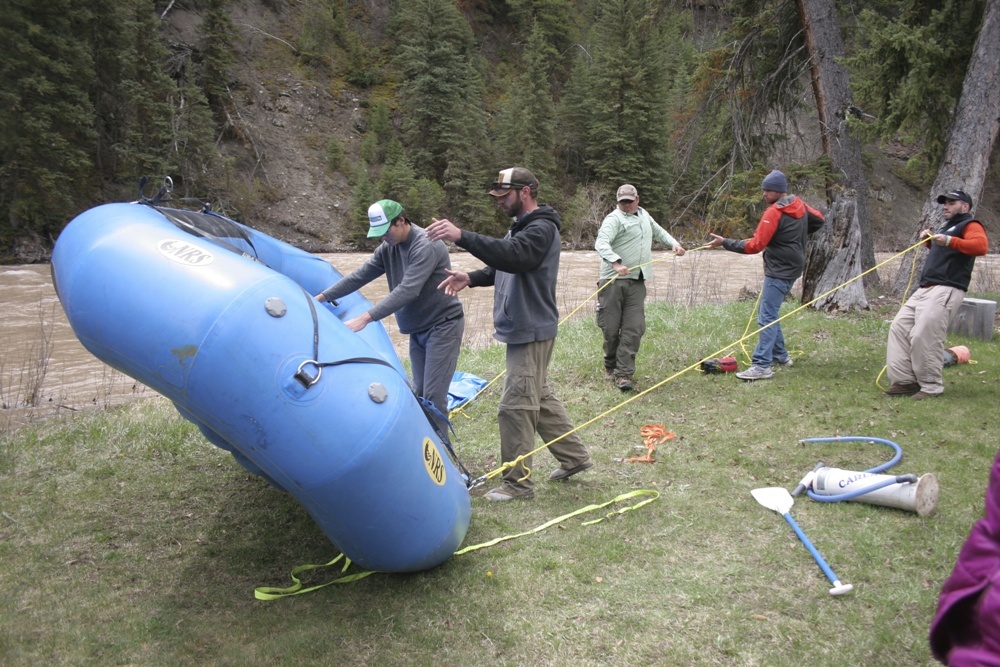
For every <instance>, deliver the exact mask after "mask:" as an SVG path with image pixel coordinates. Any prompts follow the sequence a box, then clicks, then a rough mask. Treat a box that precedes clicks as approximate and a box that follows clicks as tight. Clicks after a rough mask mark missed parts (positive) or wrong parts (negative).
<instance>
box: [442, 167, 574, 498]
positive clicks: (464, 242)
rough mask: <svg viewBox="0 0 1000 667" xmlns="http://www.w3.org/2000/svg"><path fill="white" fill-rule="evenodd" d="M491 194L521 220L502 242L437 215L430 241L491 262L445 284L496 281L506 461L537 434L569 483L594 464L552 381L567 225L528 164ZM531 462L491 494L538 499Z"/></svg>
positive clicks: (507, 173) (454, 287)
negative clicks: (541, 198)
mask: <svg viewBox="0 0 1000 667" xmlns="http://www.w3.org/2000/svg"><path fill="white" fill-rule="evenodd" d="M490 196H492V197H493V198H494V200H495V201H496V202H497V204H498V205H499V206H500V208H501V209H502V210H503V212H504V213H505V214H507V215H508V216H510V217H512V218H513V222H512V223H511V226H510V231H508V232H507V235H506V236H504V237H503V238H502V239H497V238H492V237H489V236H484V235H482V234H476V233H475V232H470V231H468V230H465V229H460V228H458V227H457V226H455V224H454V223H452V222H451V221H450V220H435V221H434V223H433V224H432V225H430V226H429V227H428V228H427V235H428V236H429V237H430V238H432V239H444V240H447V241H451V242H452V243H455V244H457V245H458V246H459V247H461V248H465V249H466V250H468V251H469V252H470V253H471V254H472V255H473V256H475V257H476V258H478V259H480V260H482V261H483V262H484V263H485V264H486V267H485V268H482V269H479V270H478V271H473V272H471V273H465V272H464V271H447V273H448V277H447V279H445V280H443V281H442V282H441V285H440V287H441V289H443V290H444V291H445V293H447V294H452V295H454V294H457V293H458V292H459V291H461V290H462V289H464V288H466V287H485V286H489V285H493V287H494V292H493V326H494V329H495V333H494V334H493V337H494V338H496V339H497V340H499V341H501V342H503V343H505V344H506V345H507V357H506V358H507V374H506V376H505V377H504V385H503V394H502V395H501V396H500V408H499V411H498V414H497V421H498V423H499V426H500V456H501V458H502V460H503V462H504V463H509V462H513V461H517V460H518V459H520V458H521V457H522V456H524V455H525V454H527V453H528V452H530V451H532V450H534V449H535V435H536V434H537V435H538V436H539V437H541V439H542V441H543V442H547V443H551V444H550V445H549V452H551V453H552V455H553V456H554V457H555V458H556V460H557V461H559V463H560V466H559V467H558V468H556V469H555V470H553V471H552V472H551V473H550V474H549V480H552V481H558V480H566V479H569V478H570V477H572V476H573V475H575V474H577V473H579V472H582V471H584V470H586V469H587V468H589V467H591V466H592V465H593V462H592V461H591V458H590V453H589V452H588V451H587V448H586V447H585V446H584V444H583V442H582V441H581V440H580V436H579V435H577V434H576V433H570V432H571V431H575V429H574V428H573V424H572V423H571V422H570V420H569V415H568V414H567V413H566V408H565V407H564V406H563V404H562V403H561V402H560V401H559V399H558V398H556V396H555V394H553V393H552V389H551V388H550V387H549V382H548V370H549V361H550V360H551V359H552V350H553V348H554V347H555V339H556V332H557V330H558V328H559V310H558V308H557V307H556V278H557V277H558V275H559V251H560V249H561V243H560V240H559V227H560V225H561V224H562V222H561V220H560V219H559V214H558V213H557V212H556V210H555V209H554V208H552V207H551V206H548V205H547V204H539V203H538V199H537V198H538V180H537V179H536V178H535V176H534V175H533V174H532V173H531V172H530V171H528V170H527V169H525V168H524V167H510V168H509V169H504V170H502V171H501V172H500V174H499V175H498V176H497V180H496V182H494V183H493V188H492V189H491V190H490ZM567 434H568V435H567ZM531 459H532V457H530V456H527V457H525V458H523V459H521V461H519V462H518V464H517V465H514V466H512V467H510V468H508V469H507V470H506V472H504V475H503V484H501V485H500V486H498V487H497V488H495V489H492V490H491V491H489V492H487V493H486V494H485V495H484V496H483V497H484V498H485V499H486V500H491V501H505V500H511V499H513V498H533V497H534V495H535V490H534V481H533V480H532V479H531V475H530V474H529V472H528V470H529V469H530V468H531Z"/></svg>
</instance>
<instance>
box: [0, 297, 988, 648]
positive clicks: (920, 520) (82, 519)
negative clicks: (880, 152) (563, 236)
mask: <svg viewBox="0 0 1000 667" xmlns="http://www.w3.org/2000/svg"><path fill="white" fill-rule="evenodd" d="M978 296H985V297H988V298H995V297H996V295H978ZM792 307H793V305H792V304H791V303H790V304H786V310H785V311H783V312H787V310H791V308H792ZM751 310H752V302H751V303H747V302H743V303H734V304H730V305H725V306H704V307H697V308H682V307H676V306H664V305H650V307H649V309H648V313H647V315H648V323H649V328H648V332H647V334H646V337H645V339H644V343H643V349H642V353H641V355H640V359H639V363H638V365H639V372H638V375H637V380H638V382H639V389H640V390H641V389H646V388H649V387H651V386H653V385H655V384H657V383H659V382H661V381H662V380H664V379H666V378H669V377H670V376H671V375H674V374H675V373H677V372H678V371H680V370H682V369H684V368H686V367H688V366H690V365H692V364H694V363H695V362H696V361H698V360H699V359H701V358H702V357H704V356H706V355H709V354H712V353H713V352H715V351H716V350H719V349H722V348H724V347H725V346H726V345H727V344H729V343H730V342H731V341H734V340H737V339H739V338H740V337H741V336H742V335H743V331H744V329H745V327H746V324H747V320H748V318H749V317H750V313H751ZM894 310H895V309H894V307H893V306H885V307H884V308H883V310H881V311H879V310H876V311H872V312H867V313H862V314H854V315H850V316H840V317H830V316H826V315H824V314H821V313H815V312H803V313H799V314H795V315H793V316H792V317H790V318H789V319H787V320H785V321H784V322H783V326H784V329H785V336H786V339H787V340H788V342H789V346H790V348H791V351H792V355H793V358H794V360H795V366H794V367H793V368H787V369H780V370H779V371H777V372H776V374H775V378H774V379H773V380H770V381H765V382H758V383H752V384H745V383H741V382H740V381H738V380H736V379H735V378H734V377H732V376H731V375H725V376H705V375H702V374H701V373H698V372H697V371H691V372H687V373H684V374H683V375H681V376H679V377H677V378H676V379H674V380H671V381H669V382H667V383H665V384H663V385H662V386H661V387H659V388H657V389H656V390H654V391H652V392H650V393H649V394H647V395H645V396H642V397H640V398H637V399H636V400H633V401H632V402H630V403H628V404H627V405H625V406H623V407H620V408H619V409H617V410H614V411H613V412H611V413H610V414H608V415H607V416H605V417H603V418H601V419H599V420H597V421H595V422H594V423H592V424H590V425H588V426H586V427H585V428H583V429H582V435H583V438H584V440H585V441H586V442H587V443H588V445H589V446H590V447H591V451H592V454H593V456H594V459H595V461H596V463H597V465H595V467H594V468H592V469H591V470H589V471H587V472H586V473H584V474H581V475H578V476H577V477H574V478H573V479H572V480H571V481H569V482H567V483H549V482H546V481H544V478H545V477H546V476H547V473H548V471H549V470H550V469H551V468H552V467H554V462H553V460H552V458H551V456H550V455H549V454H547V453H542V454H540V455H538V456H536V460H535V467H536V470H537V471H538V477H539V481H538V483H537V487H536V497H535V499H534V500H530V501H513V502H509V503H502V504H488V503H486V502H485V501H483V500H481V499H478V498H474V499H473V516H472V523H471V526H470V529H469V533H468V536H467V537H466V540H465V544H466V545H470V544H477V543H480V542H484V541H487V540H490V539H493V538H496V537H499V536H502V535H507V534H511V533H519V532H522V531H525V530H528V529H530V528H532V527H534V526H537V525H540V524H542V523H545V522H546V521H548V520H550V519H552V518H554V517H557V516H560V515H563V514H566V513H569V512H571V511H573V510H575V509H578V508H580V507H582V506H584V505H588V504H591V503H599V502H604V501H606V500H610V499H611V498H614V497H615V496H617V495H619V494H622V493H625V492H628V491H632V490H637V489H649V490H655V491H657V492H659V494H660V496H659V499H657V500H656V501H655V502H653V503H651V504H649V505H647V506H645V507H643V508H641V509H638V510H636V511H633V512H627V513H625V514H622V515H620V516H615V517H613V518H610V519H608V520H605V521H604V522H601V523H598V524H596V525H591V526H583V525H581V523H582V522H583V521H584V520H586V519H588V518H597V517H598V516H601V514H602V513H596V514H592V515H587V516H584V517H582V518H576V519H573V520H570V521H567V522H564V523H561V524H559V525H557V526H555V527H552V528H549V529H548V530H545V531H542V532H539V533H535V534H532V535H529V536H527V537H523V538H520V539H517V540H513V541H509V542H504V543H501V544H499V545H497V546H494V547H491V548H487V549H483V550H479V551H474V552H471V553H468V554H464V555H460V556H455V557H453V558H451V559H450V560H449V561H448V562H446V563H445V564H444V565H442V566H440V567H438V568H436V569H434V570H431V571H427V572H421V573H418V574H410V575H388V574H375V575H373V576H370V577H367V578H365V579H362V580H360V581H356V582H353V583H346V584H342V585H336V586H331V587H328V588H324V589H322V590H320V591H316V592H313V593H310V594H306V595H301V596H297V597H291V598H287V599H283V600H277V601H269V602H263V601H258V600H256V599H255V598H254V594H253V592H254V589H255V588H256V587H258V586H286V585H289V584H290V583H291V582H290V580H289V578H288V574H289V571H290V570H291V569H292V568H293V567H295V566H297V565H301V564H305V563H323V562H326V561H328V560H329V559H330V558H331V557H332V556H334V555H336V551H335V549H334V548H333V547H332V545H331V544H330V543H329V542H328V541H327V540H326V539H325V538H324V537H323V535H322V534H321V533H320V531H319V530H318V529H317V527H316V526H315V524H314V523H313V522H312V520H311V519H310V518H309V517H308V515H306V513H305V512H304V510H302V509H301V507H300V506H299V505H298V504H297V503H296V502H295V501H294V500H292V499H291V498H290V497H289V496H287V495H285V494H283V493H281V492H279V491H277V490H275V489H273V488H271V487H270V486H268V485H267V484H266V483H265V482H264V481H262V480H261V479H259V478H256V477H254V476H252V475H250V474H248V473H247V472H246V471H244V470H243V469H242V468H241V467H240V466H238V465H237V464H236V463H235V462H234V461H233V459H232V458H231V457H230V456H229V455H228V454H226V453H225V452H223V451H221V450H219V449H216V448H215V447H213V446H211V445H210V444H208V443H207V442H206V441H205V440H204V439H203V438H202V436H201V435H200V433H199V432H198V431H197V429H196V428H195V427H193V426H192V425H190V424H188V423H187V422H186V421H184V420H183V419H182V418H180V417H179V416H178V415H177V413H176V411H175V410H174V409H173V408H172V406H171V404H170V403H168V402H167V401H165V400H162V399H158V398H153V399H144V400H142V401H140V402H136V403H134V404H131V405H129V406H126V407H122V408H117V409H113V410H105V411H94V412H90V413H86V414H80V415H78V416H76V417H74V418H72V419H66V420H51V421H47V422H44V423H41V424H36V425H33V426H31V427H28V428H24V429H21V430H19V431H17V432H16V433H7V434H2V435H0V437H2V440H0V510H2V516H0V584H2V588H3V590H5V591H6V594H5V595H4V596H3V599H2V601H0V620H2V622H0V664H3V665H36V664H45V665H272V664H289V665H308V664H324V665H328V664H336V665H487V664H488V665H595V666H596V665H612V666H625V665H768V666H770V665H778V666H780V665H801V664H807V663H813V664H824V665H880V666H884V665H927V664H936V663H934V661H933V659H932V658H931V657H930V653H929V650H928V646H927V630H928V626H929V623H930V620H931V618H932V615H933V613H934V609H935V606H936V601H937V595H938V591H939V589H940V586H941V584H942V582H943V581H944V579H945V578H946V577H947V576H948V574H949V572H950V571H951V567H952V565H953V564H954V561H955V557H956V555H957V552H958V549H959V547H960V546H961V544H962V543H963V541H964V540H965V537H966V535H967V534H968V531H969V528H970V527H971V525H972V524H973V522H974V521H975V520H976V519H977V518H978V517H980V516H981V513H982V501H983V492H984V490H985V485H986V481H987V477H988V472H989V468H990V465H991V463H992V461H993V458H994V456H995V454H996V451H997V449H998V442H997V439H996V437H995V435H994V434H995V422H994V420H995V418H996V414H997V411H996V405H997V400H998V392H997V382H996V373H997V371H998V366H1000V360H998V354H997V352H998V349H997V348H998V344H997V343H996V342H991V343H984V342H982V341H977V340H968V339H962V338H958V337H953V338H952V339H950V340H949V344H965V345H968V346H969V348H970V349H971V351H972V359H973V360H974V361H975V362H977V363H975V364H970V365H962V366H955V367H951V368H948V369H945V380H946V382H945V384H946V393H945V395H944V396H943V397H941V398H937V399H933V400H925V401H920V402H915V401H911V400H909V399H907V398H895V399H893V398H889V397H887V396H884V395H883V394H882V393H881V391H880V390H879V389H878V387H877V386H876V378H877V377H878V375H879V371H880V369H881V368H882V366H883V364H884V356H885V340H886V335H887V332H888V323H889V320H890V319H891V317H892V315H893V313H894ZM752 344H753V341H752V340H751V341H748V342H747V344H746V346H747V349H748V350H749V349H750V348H751V347H752ZM599 347H600V334H599V331H598V330H597V328H596V327H595V326H594V325H593V322H592V321H591V320H590V319H589V318H588V319H586V320H582V321H578V322H575V323H572V324H570V325H568V326H566V327H564V328H563V330H562V331H561V333H560V337H559V341H558V343H557V346H556V355H555V358H554V361H553V364H552V369H551V381H552V384H553V385H554V387H555V389H556V393H557V395H559V396H560V397H561V398H562V399H563V401H564V402H565V403H566V405H567V407H568V409H569V411H570V414H571V415H572V417H573V418H574V420H576V423H578V424H582V423H584V422H587V421H589V420H591V419H592V418H594V417H596V416H597V415H600V414H602V413H604V412H605V411H607V410H610V409H612V408H614V407H615V406H617V405H619V404H620V403H621V402H622V400H623V398H625V397H626V396H627V395H623V394H621V393H620V392H619V391H617V390H616V389H613V388H612V387H611V386H609V384H607V383H605V382H603V381H602V380H601V379H600V378H601V361H600V351H599ZM742 354H743V353H742V352H739V355H740V357H741V367H742V366H745V359H744V358H742ZM502 364H503V361H502V350H501V349H500V348H497V347H493V348H487V349H482V350H473V351H468V350H466V351H463V356H462V359H461V362H460V369H462V370H466V371H469V372H473V373H476V374H479V375H481V376H484V377H487V378H489V377H493V376H494V375H495V374H496V373H498V372H499V371H501V370H502ZM882 383H883V386H885V384H887V383H886V381H885V380H884V378H883V380H882ZM498 393H499V392H498V391H490V392H488V394H487V395H485V396H484V397H482V398H481V399H480V400H479V401H477V402H476V403H475V404H473V405H472V406H470V407H469V408H468V409H467V410H466V411H465V412H464V413H463V414H462V415H461V416H459V417H457V419H456V429H457V432H458V441H457V443H456V449H457V450H458V452H459V455H460V456H461V458H462V459H463V461H464V463H465V465H466V466H467V467H468V468H469V469H470V470H471V471H472V472H473V474H477V475H478V474H482V473H485V472H487V471H489V470H491V469H493V468H494V467H495V466H496V465H497V463H498V462H497V455H498V452H499V445H498V443H497V429H496V400H497V395H498ZM648 423H651V424H663V425H664V426H665V427H666V428H668V429H669V430H672V431H674V432H675V433H676V434H677V435H678V437H677V438H676V439H674V440H672V441H670V442H668V443H666V444H664V445H662V446H660V447H659V448H658V449H657V451H656V455H655V457H656V463H653V464H644V463H622V462H619V461H616V459H620V458H625V457H630V456H635V455H637V454H641V453H642V452H643V451H644V449H643V448H641V444H642V438H641V437H640V435H639V431H640V428H641V427H642V426H643V425H644V424H648ZM836 435H857V436H869V437H878V438H886V439H889V440H893V441H895V442H897V443H899V445H900V446H901V447H902V448H903V451H904V456H903V460H902V462H901V463H900V464H899V465H897V466H896V467H895V468H893V469H892V471H891V472H892V473H894V474H903V473H910V472H912V473H916V474H918V475H922V474H925V473H934V474H935V475H936V476H937V478H938V481H939V483H940V487H941V497H940V500H939V502H938V505H937V508H936V510H935V511H934V512H933V513H931V514H930V515H929V516H927V517H919V516H917V515H916V514H915V513H910V512H905V511H901V510H896V509H890V508H884V507H877V506H874V505H868V504H862V503H835V504H825V503H817V502H814V501H812V500H810V499H808V498H806V497H804V496H803V497H799V498H797V499H796V504H795V507H794V508H793V510H792V515H793V516H794V517H795V518H796V520H797V521H798V523H799V525H800V526H801V527H802V529H803V530H804V531H805V533H806V534H807V535H808V536H809V537H810V539H811V540H812V542H813V543H814V544H815V545H816V547H817V549H818V550H819V551H820V552H821V553H822V554H823V556H824V557H825V558H826V560H827V561H828V562H829V563H830V565H831V567H832V568H833V569H834V570H835V571H836V573H837V575H838V576H839V578H840V579H841V580H842V581H844V582H849V583H851V584H853V585H854V587H855V590H854V592H853V593H852V594H850V595H848V596H844V597H832V596H830V595H829V594H828V593H827V590H828V589H829V587H830V585H829V582H828V581H827V580H826V578H825V577H824V576H823V574H822V572H821V571H820V569H819V568H818V567H817V566H816V563H815V561H814V560H813V559H812V558H811V557H810V555H809V553H808V552H807V551H806V550H805V548H804V547H803V546H802V545H801V543H800V542H799V541H798V539H797V538H796V537H795V535H794V533H793V532H792V531H791V530H790V528H789V527H788V526H787V524H786V523H785V522H784V521H783V520H782V518H781V517H780V516H779V515H778V514H776V513H774V512H772V511H769V510H767V509H765V508H764V507H762V506H761V505H759V504H758V503H757V502H756V501H754V499H753V498H752V497H751V495H750V491H751V489H754V488H757V487H763V486H783V487H785V488H788V489H791V488H792V487H794V486H795V484H796V483H797V482H798V480H799V479H800V478H801V477H802V475H803V474H805V473H806V472H807V471H809V470H810V469H812V467H813V466H814V465H815V464H816V463H817V462H818V461H820V460H822V461H824V462H826V463H827V464H828V465H833V466H837V467H842V468H846V469H851V470H865V469H868V468H872V467H874V466H876V465H878V464H880V463H882V462H884V461H886V460H887V459H888V458H889V457H890V456H891V454H892V452H891V451H890V449H889V448H887V447H885V446H881V445H874V444H871V443H835V444H834V443H831V444H823V445H812V444H808V445H807V444H800V443H799V440H800V439H803V438H808V437H824V436H836ZM386 481H387V483H391V480H386ZM477 494H478V492H477ZM334 576H335V572H330V571H323V570H320V571H318V572H316V573H313V574H311V575H310V576H309V577H308V578H307V579H306V580H305V582H306V583H307V584H314V583H319V582H322V581H324V580H327V579H329V578H332V577H334Z"/></svg>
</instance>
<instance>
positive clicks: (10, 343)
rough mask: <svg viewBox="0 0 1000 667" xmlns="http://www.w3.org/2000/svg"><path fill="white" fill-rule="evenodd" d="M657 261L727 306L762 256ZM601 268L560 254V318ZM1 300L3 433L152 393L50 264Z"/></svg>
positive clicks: (481, 319)
mask: <svg viewBox="0 0 1000 667" xmlns="http://www.w3.org/2000/svg"><path fill="white" fill-rule="evenodd" d="M322 257H323V258H324V259H326V260H327V261H329V262H331V263H332V264H333V265H334V266H335V267H336V268H337V269H338V270H339V271H340V272H342V273H344V274H346V273H348V272H350V271H352V270H353V269H355V268H357V267H358V266H359V265H360V264H361V263H362V262H364V260H365V259H366V258H367V257H368V254H361V253H350V254H335V255H322ZM654 260H656V263H655V266H654V270H655V279H654V280H653V281H651V282H650V283H649V285H648V300H649V301H666V302H670V303H676V304H682V305H698V304H705V303H718V302H725V301H729V300H732V299H734V298H736V297H737V296H738V295H739V294H740V292H741V291H742V290H745V289H750V290H753V291H756V290H757V289H758V288H759V285H760V281H761V279H762V277H763V271H762V264H761V256H760V255H753V256H744V255H736V254H734V253H730V252H724V251H697V252H689V253H688V254H687V255H686V256H684V257H682V258H676V257H674V256H673V254H672V253H667V252H660V253H654ZM452 264H453V266H454V267H455V268H457V269H461V270H473V269H476V268H479V267H480V266H482V264H481V263H480V262H479V261H478V260H477V259H475V258H474V257H472V256H471V255H469V254H467V253H453V254H452ZM598 266H599V259H598V255H597V253H596V252H593V251H589V252H588V251H574V252H566V253H563V255H562V259H561V263H560V276H559V287H558V298H559V309H560V313H561V315H562V316H563V317H565V316H567V315H569V314H570V313H571V312H573V311H574V310H576V312H575V313H574V315H573V317H574V318H580V317H592V316H593V312H594V299H592V298H591V297H592V296H593V294H594V292H595V291H596V289H597V287H596V280H597V272H598ZM892 270H893V269H892V268H890V267H887V268H886V269H885V271H886V272H885V273H883V274H882V275H883V278H888V277H889V276H891V275H894V273H890V271H892ZM361 291H362V293H363V294H364V295H365V296H366V297H367V298H368V299H369V300H371V301H373V302H376V301H378V300H380V299H381V298H383V297H384V296H385V294H386V291H387V288H386V284H385V280H384V279H379V280H377V281H375V282H373V283H372V284H370V285H368V286H367V287H365V288H363V289H362V290H361ZM461 298H462V301H463V303H464V305H465V309H466V318H467V323H466V330H465V338H466V340H465V344H466V345H467V346H470V347H476V346H483V345H489V344H491V341H492V337H491V334H492V299H493V290H492V289H490V288H479V289H467V290H464V291H463V292H462V293H461ZM0 302H2V304H3V319H2V321H0V333H2V336H3V344H2V346H0V402H2V406H3V407H2V410H0V431H3V430H5V429H6V428H8V427H9V426H10V425H11V424H13V423H18V422H23V421H25V420H26V419H29V420H30V419H35V418H42V417H46V416H50V415H52V414H58V413H60V412H69V411H78V410H82V409H86V408H88V407H95V406H96V407H107V406H111V405H117V404H120V403H122V402H125V401H129V400H132V399H134V398H136V397H142V396H152V395H154V392H153V391H152V390H151V389H149V388H147V387H145V386H143V385H141V384H139V383H137V382H136V381H135V380H133V379H131V378H129V377H127V376H125V375H123V374H122V373H120V372H118V371H116V370H114V369H112V368H110V367H109V366H107V365H105V364H104V363H103V362H101V361H100V360H98V359H97V358H95V357H94V356H93V355H91V354H90V353H89V352H88V351H87V350H86V349H84V348H83V346H82V345H81V344H80V343H79V341H77V339H76V337H75V335H74V334H73V331H72V329H71V327H70V326H69V323H68V322H67V320H66V317H65V315H64V314H63V311H62V307H61V306H60V304H59V300H58V298H57V297H56V294H55V290H54V289H53V286H52V275H51V267H50V266H49V265H47V264H38V265H20V266H5V267H0ZM577 309H578V310H577ZM386 326H387V329H388V331H389V332H390V335H391V336H392V339H393V342H394V343H395V345H396V349H397V352H398V353H399V354H400V356H401V357H402V358H405V356H406V337H404V336H400V335H399V333H398V331H397V329H396V324H395V320H394V318H392V317H390V318H387V321H386Z"/></svg>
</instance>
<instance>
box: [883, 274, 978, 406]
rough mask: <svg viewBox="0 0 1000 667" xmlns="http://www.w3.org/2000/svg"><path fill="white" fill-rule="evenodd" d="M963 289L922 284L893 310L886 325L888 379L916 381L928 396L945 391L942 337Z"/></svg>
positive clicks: (899, 381)
mask: <svg viewBox="0 0 1000 667" xmlns="http://www.w3.org/2000/svg"><path fill="white" fill-rule="evenodd" d="M964 298H965V292H964V291H962V290H960V289H958V288H957V287H947V286H945V285H934V286H932V287H921V288H918V289H917V291H916V292H914V293H913V296H911V297H910V298H909V299H907V300H906V303H905V304H903V307H902V308H900V309H899V312H898V313H896V317H895V318H893V320H892V326H890V327H889V343H888V345H887V346H886V353H885V357H886V359H885V365H886V374H887V375H888V377H889V382H891V383H893V384H897V383H908V384H913V383H916V384H919V385H920V390H921V391H923V392H925V393H927V394H931V395H937V394H940V393H942V392H943V391H944V383H943V382H942V377H941V370H942V368H944V354H943V351H944V340H945V337H946V336H947V335H948V326H949V325H950V324H951V320H952V318H953V317H954V316H955V314H956V313H958V309H959V306H961V305H962V299H964Z"/></svg>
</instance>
